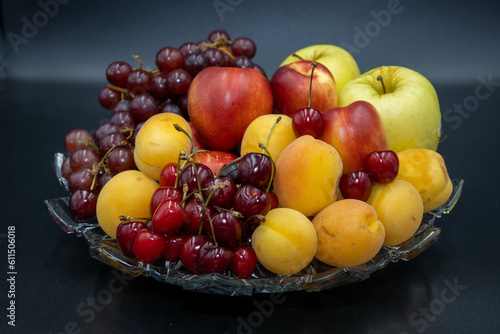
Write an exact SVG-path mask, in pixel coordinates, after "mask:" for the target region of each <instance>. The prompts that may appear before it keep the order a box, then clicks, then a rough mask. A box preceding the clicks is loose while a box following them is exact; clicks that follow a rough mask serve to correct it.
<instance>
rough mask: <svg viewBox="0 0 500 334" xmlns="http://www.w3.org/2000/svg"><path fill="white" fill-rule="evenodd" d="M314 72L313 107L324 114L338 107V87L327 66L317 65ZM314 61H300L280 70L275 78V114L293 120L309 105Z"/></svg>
mask: <svg viewBox="0 0 500 334" xmlns="http://www.w3.org/2000/svg"><path fill="white" fill-rule="evenodd" d="M317 64H318V65H317V67H316V68H315V69H314V74H313V81H312V89H311V107H312V108H316V109H318V110H319V111H321V112H323V111H325V110H327V109H330V108H335V107H337V105H338V98H337V86H336V84H335V79H334V78H333V75H332V73H331V72H330V70H328V69H327V68H326V67H325V66H324V65H322V64H320V63H317ZM312 69H313V65H312V64H311V61H308V60H303V61H296V62H293V63H290V64H287V65H283V66H281V67H279V68H278V69H277V70H276V72H274V74H273V76H272V78H271V81H270V83H271V88H272V90H273V96H274V112H275V113H278V114H285V115H288V116H290V117H291V116H292V115H293V113H294V112H295V111H296V110H297V109H300V108H305V107H307V106H308V104H309V87H310V80H311V71H312Z"/></svg>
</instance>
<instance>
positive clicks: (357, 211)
mask: <svg viewBox="0 0 500 334" xmlns="http://www.w3.org/2000/svg"><path fill="white" fill-rule="evenodd" d="M255 53H256V46H255V43H254V42H253V41H252V40H251V39H250V38H246V37H239V38H236V39H234V40H232V39H231V38H230V36H229V34H228V33H227V32H225V31H223V30H215V31H213V32H211V33H210V34H209V36H208V38H207V40H202V41H201V42H198V43H192V42H188V43H185V44H183V45H181V46H180V47H178V48H175V47H165V48H163V49H161V50H159V51H158V53H157V55H156V58H155V65H156V68H154V69H148V68H147V67H146V66H144V64H143V61H142V59H141V58H140V57H138V56H134V57H133V58H134V59H135V60H136V61H137V62H138V66H137V67H132V66H131V65H130V64H129V63H126V62H123V61H116V62H113V63H111V64H110V65H109V66H108V67H107V69H106V78H107V81H108V84H107V85H106V86H105V87H104V88H103V89H102V90H101V92H100V93H99V102H100V104H101V106H102V107H103V108H105V109H107V110H109V111H110V116H109V119H108V120H107V121H106V122H104V123H102V124H101V125H99V126H98V127H97V129H96V130H95V131H94V132H93V133H92V134H91V133H89V132H88V131H86V130H84V129H75V130H72V131H70V132H69V133H68V134H67V135H66V137H65V138H64V144H65V148H66V152H61V153H56V154H55V162H54V166H55V172H56V175H57V178H58V180H59V182H60V183H61V185H62V186H64V187H65V188H66V189H67V190H68V192H69V196H68V197H63V198H57V199H49V200H46V201H45V205H46V207H47V208H48V210H49V212H50V214H51V215H52V217H53V218H54V220H55V222H56V223H57V224H58V225H59V226H60V227H61V228H62V229H63V230H64V231H65V232H67V233H74V234H76V235H77V236H79V237H83V238H84V239H85V240H86V241H87V242H88V243H89V250H90V255H91V256H92V257H93V258H95V259H97V260H99V261H102V262H104V263H106V264H107V265H109V266H111V267H113V268H116V269H119V270H121V271H123V272H126V273H128V274H130V275H133V276H139V275H145V276H148V277H152V278H154V279H157V280H159V281H162V282H166V283H169V284H174V285H179V286H182V287H183V288H184V289H186V290H191V291H197V292H203V293H211V294H223V295H251V294H254V293H273V292H288V291H297V290H305V291H320V290H325V289H330V288H333V287H339V286H343V285H346V284H351V283H354V282H357V281H360V280H364V279H367V278H368V277H369V276H370V275H371V274H372V273H373V272H375V271H377V270H380V269H383V268H384V267H385V266H387V265H388V264H389V263H390V262H397V261H398V260H405V261H408V260H410V259H412V258H413V257H415V256H416V255H418V254H420V253H422V252H423V251H424V250H425V249H427V248H428V247H429V246H430V245H432V244H433V243H434V242H435V241H436V240H437V239H438V237H439V235H440V233H441V229H440V228H439V227H436V226H435V221H436V219H437V218H441V216H442V215H443V214H447V213H449V212H451V210H452V209H453V207H454V206H455V205H456V203H457V201H458V199H459V197H460V194H461V192H462V188H463V183H464V181H463V180H462V179H459V178H458V179H451V178H450V176H449V175H448V172H447V168H446V164H445V161H444V159H443V157H442V156H441V155H440V154H439V153H438V151H437V146H438V143H439V138H440V136H441V126H440V109H439V103H438V100H437V95H436V92H435V90H434V88H433V87H432V85H431V84H430V82H429V81H428V80H427V79H425V78H424V77H423V76H422V75H420V74H419V73H417V72H414V71H412V70H410V69H408V68H404V67H396V66H382V67H380V68H377V69H374V70H371V71H368V72H366V73H364V74H360V72H359V69H358V67H357V64H356V62H355V60H354V59H353V58H352V56H351V55H350V54H349V53H348V52H346V51H345V50H343V49H341V48H339V47H336V46H333V45H314V46H311V47H308V48H304V49H302V50H299V51H297V52H295V53H293V54H292V55H290V56H289V57H288V58H286V59H285V60H284V61H283V63H282V64H281V65H280V67H279V68H278V69H277V70H276V71H275V73H274V74H273V75H272V77H271V78H270V79H268V78H267V75H266V73H265V71H264V70H263V69H262V68H261V67H260V66H258V65H257V64H255V63H254V62H253V59H254V58H253V57H254V56H255ZM417 100H418V101H419V103H413V101H417Z"/></svg>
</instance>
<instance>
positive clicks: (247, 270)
mask: <svg viewBox="0 0 500 334" xmlns="http://www.w3.org/2000/svg"><path fill="white" fill-rule="evenodd" d="M232 251H233V256H232V258H231V262H230V264H229V267H230V269H231V271H232V272H233V273H234V274H235V275H236V276H237V277H239V278H248V277H250V276H251V275H252V273H253V271H254V270H255V267H256V266H257V255H256V254H255V251H254V250H253V248H252V247H250V246H237V247H235V248H233V250H232Z"/></svg>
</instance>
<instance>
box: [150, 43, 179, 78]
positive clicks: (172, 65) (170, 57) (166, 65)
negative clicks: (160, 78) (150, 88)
mask: <svg viewBox="0 0 500 334" xmlns="http://www.w3.org/2000/svg"><path fill="white" fill-rule="evenodd" d="M155 62H156V67H158V69H159V70H160V71H161V72H165V73H168V72H170V71H173V70H175V69H178V68H182V66H184V56H183V55H182V53H181V52H180V51H179V49H176V48H174V47H171V46H168V47H165V48H163V49H161V50H160V51H158V53H157V54H156V59H155Z"/></svg>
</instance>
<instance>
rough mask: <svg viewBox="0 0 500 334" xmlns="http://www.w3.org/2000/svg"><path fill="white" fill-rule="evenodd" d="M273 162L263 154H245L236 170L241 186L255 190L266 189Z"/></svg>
mask: <svg viewBox="0 0 500 334" xmlns="http://www.w3.org/2000/svg"><path fill="white" fill-rule="evenodd" d="M272 164H273V161H272V160H271V158H270V157H269V156H268V155H266V154H263V153H255V152H253V153H247V154H245V155H244V156H243V157H242V158H241V160H240V165H239V168H238V178H239V180H240V182H241V184H248V185H251V186H254V187H256V188H266V187H267V186H268V185H269V182H270V180H271V177H272V169H273V166H272Z"/></svg>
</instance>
